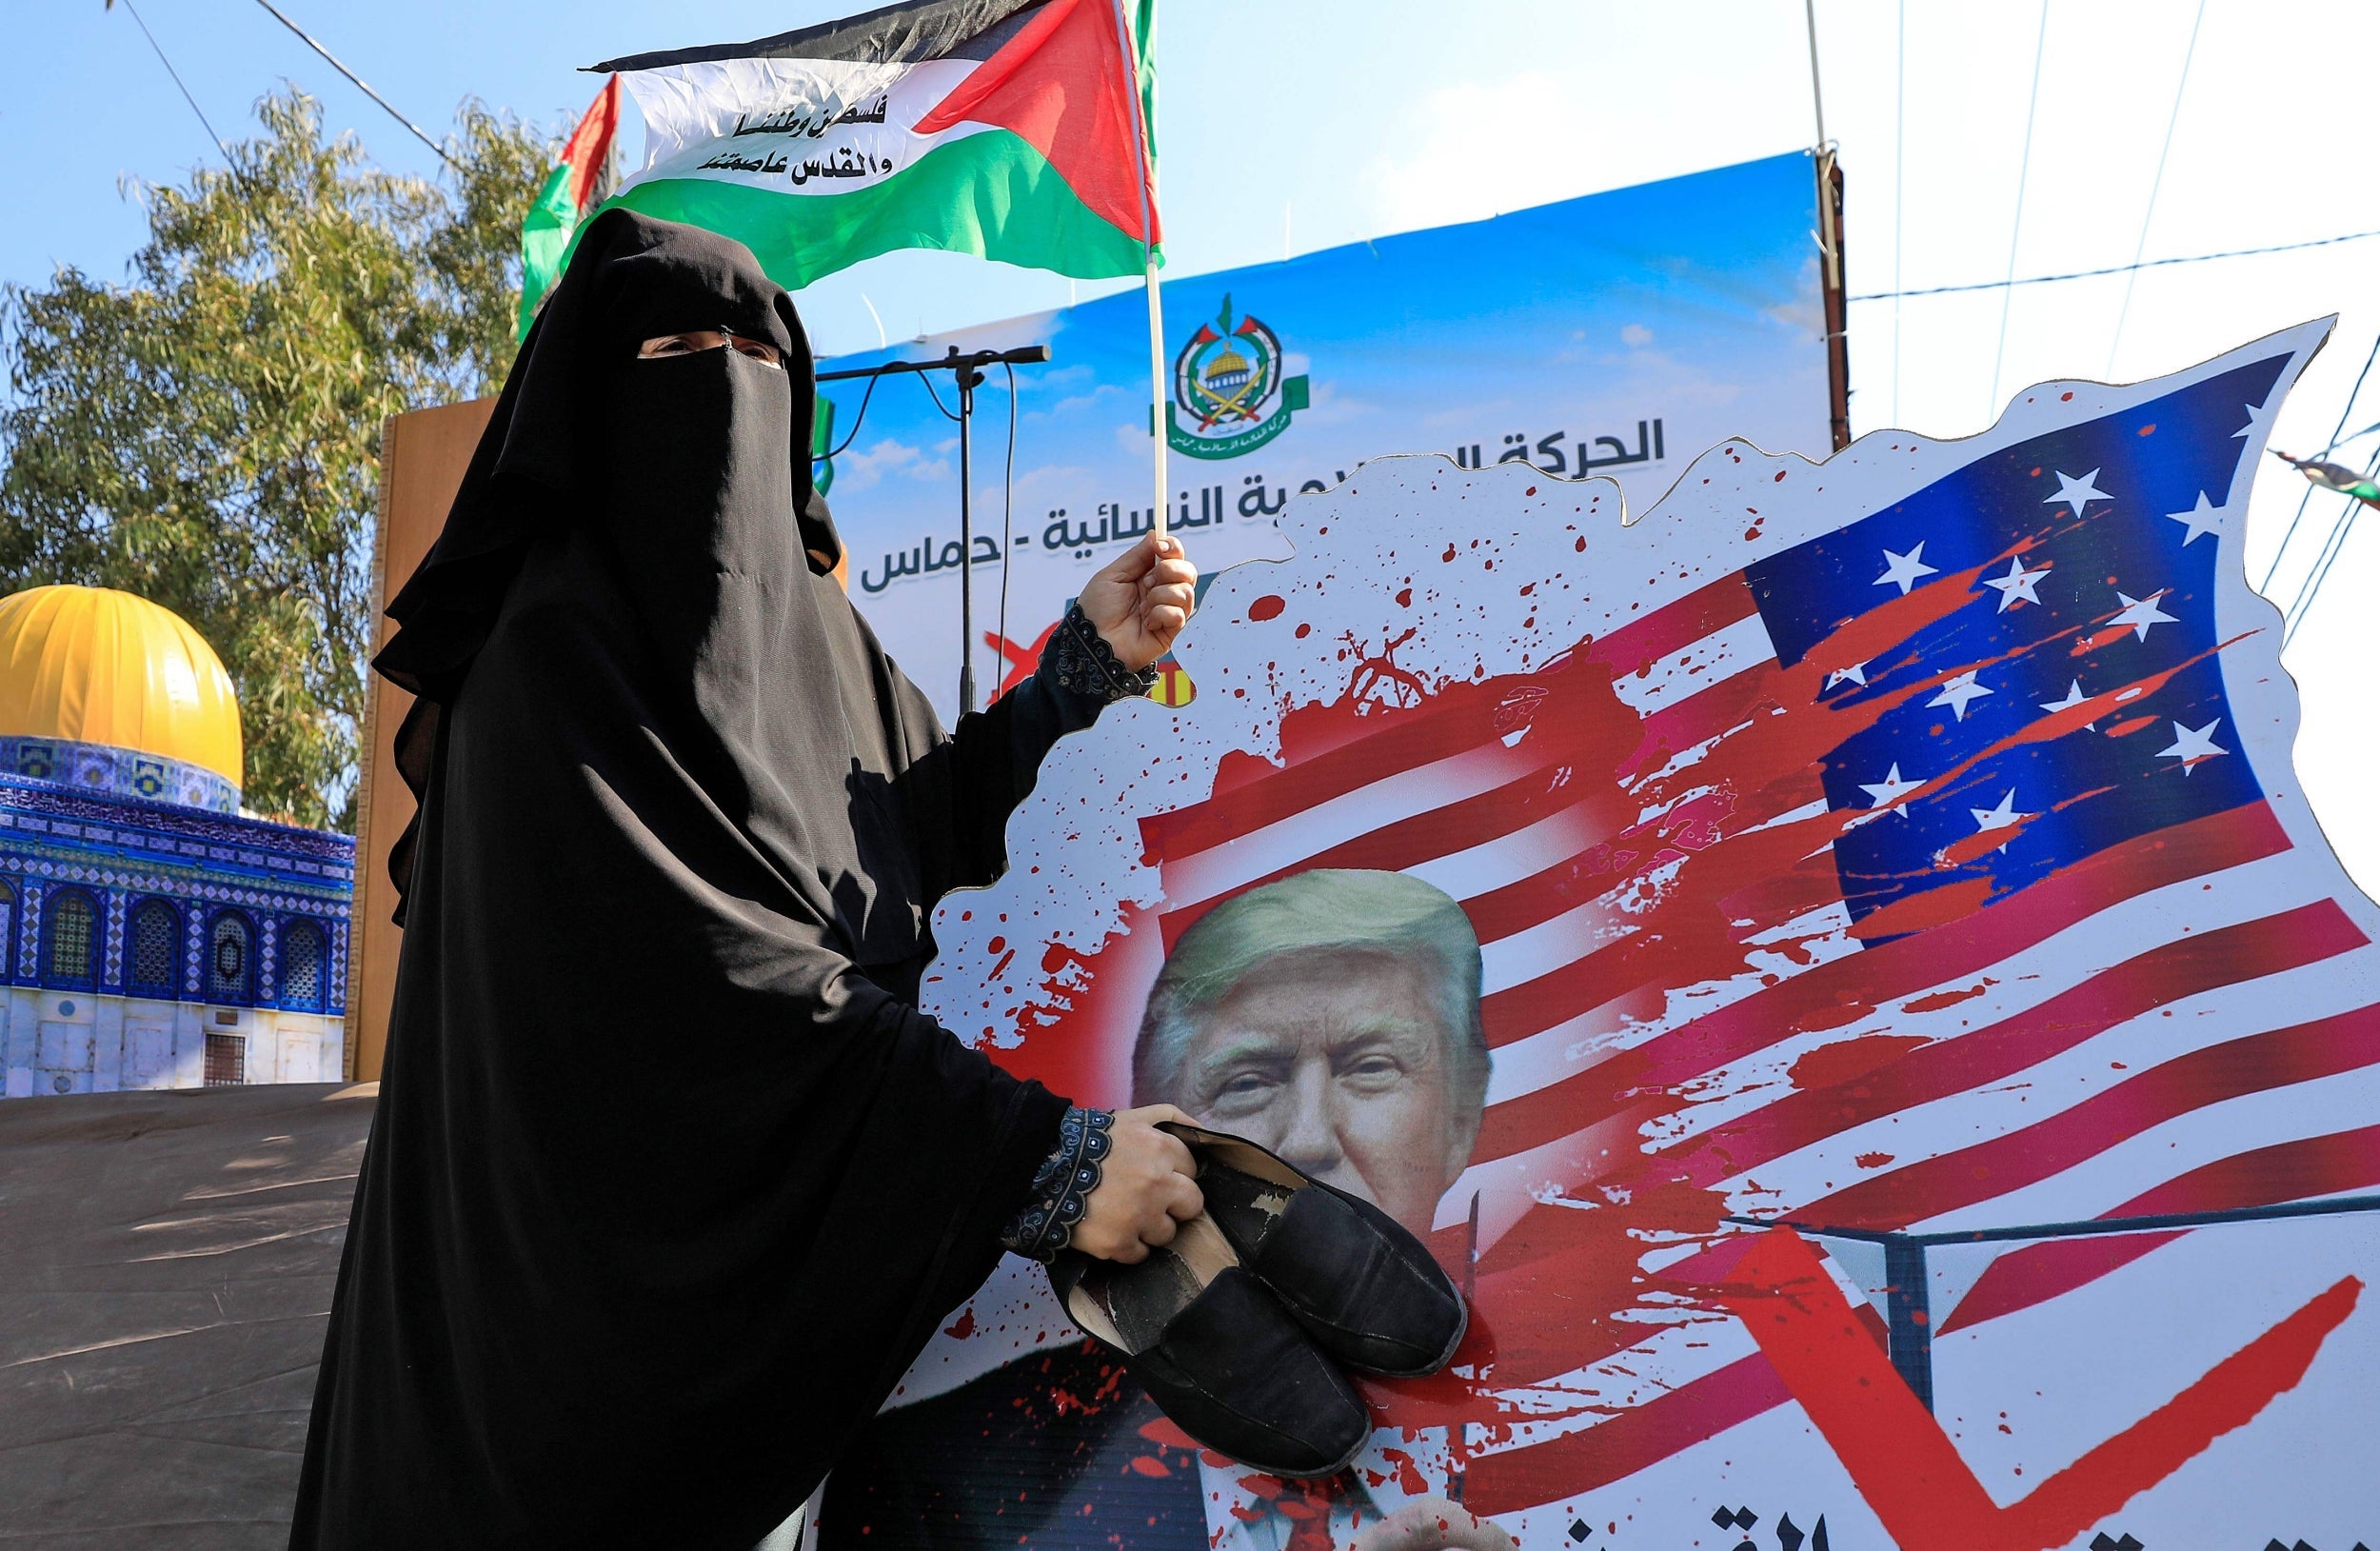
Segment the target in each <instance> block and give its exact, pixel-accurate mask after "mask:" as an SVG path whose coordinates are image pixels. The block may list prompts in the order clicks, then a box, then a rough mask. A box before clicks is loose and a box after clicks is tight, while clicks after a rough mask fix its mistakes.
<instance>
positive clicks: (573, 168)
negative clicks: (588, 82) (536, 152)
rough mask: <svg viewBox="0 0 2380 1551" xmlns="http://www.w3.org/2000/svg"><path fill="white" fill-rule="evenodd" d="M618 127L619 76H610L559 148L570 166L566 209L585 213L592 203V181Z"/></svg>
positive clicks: (608, 150) (593, 193) (602, 163)
mask: <svg viewBox="0 0 2380 1551" xmlns="http://www.w3.org/2000/svg"><path fill="white" fill-rule="evenodd" d="M619 129H620V77H619V76H617V75H614V76H612V77H611V78H610V79H608V80H606V81H605V83H604V89H603V90H601V91H598V92H597V93H595V100H594V101H593V102H591V103H589V104H587V105H586V111H585V113H583V114H581V115H580V116H579V123H578V128H576V129H572V130H571V131H570V138H569V140H568V141H566V142H565V144H564V145H563V148H562V162H563V165H564V166H565V167H567V168H568V169H570V208H571V209H573V210H576V211H577V212H578V213H579V214H581V215H585V213H586V212H587V209H588V208H589V207H590V206H592V205H593V204H594V203H595V180H596V178H597V176H598V175H599V174H601V173H602V171H603V169H604V162H605V158H607V157H608V156H610V154H611V142H612V137H613V136H614V135H615V134H617V133H618V132H619Z"/></svg>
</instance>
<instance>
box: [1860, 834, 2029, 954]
mask: <svg viewBox="0 0 2380 1551" xmlns="http://www.w3.org/2000/svg"><path fill="white" fill-rule="evenodd" d="M1981 833H1983V834H1986V835H1996V836H2000V837H2006V836H2007V835H2008V834H2009V833H2010V831H2008V830H2006V829H1987V830H1983V831H1981ZM1997 844H1998V842H1997V841H1996V840H1995V841H1994V842H1993V845H1997ZM1989 848H1990V847H1988V846H1987V847H1986V849H1989ZM1991 899H1992V880H1991V879H1989V878H1961V879H1959V880H1958V881H1957V882H1955V883H1949V884H1944V885H1941V886H1940V887H1938V888H1929V889H1927V890H1925V891H1924V892H1922V893H1917V894H1904V895H1902V896H1901V897H1900V898H1899V899H1897V900H1894V902H1893V903H1892V904H1890V905H1885V906H1884V907H1883V908H1882V909H1880V910H1875V911H1872V912H1871V913H1870V914H1868V915H1867V916H1866V917H1864V918H1862V919H1861V921H1860V922H1859V924H1858V925H1855V926H1854V927H1852V929H1851V934H1852V935H1853V936H1854V937H1856V938H1858V939H1860V940H1861V941H1862V942H1874V941H1875V940H1876V939H1878V938H1884V937H1898V936H1899V935H1900V934H1901V933H1903V932H1914V931H1923V930H1924V929H1925V928H1927V927H1928V926H1939V925H1942V924H1943V923H1944V922H1949V921H1956V920H1958V919H1959V918H1960V917H1961V916H1970V915H1973V914H1974V913H1975V912H1976V911H1977V910H1980V909H1982V908H1983V907H1984V905H1987V904H1989V903H1991Z"/></svg>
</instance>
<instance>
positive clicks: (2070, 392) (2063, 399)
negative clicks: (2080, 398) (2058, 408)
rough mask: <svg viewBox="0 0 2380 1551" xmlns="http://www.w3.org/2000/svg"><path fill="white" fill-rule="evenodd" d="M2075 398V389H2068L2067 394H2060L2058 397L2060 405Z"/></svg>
mask: <svg viewBox="0 0 2380 1551" xmlns="http://www.w3.org/2000/svg"><path fill="white" fill-rule="evenodd" d="M2073 396H2074V390H2073V388H2068V389H2067V390H2066V391H2065V392H2063V393H2060V394H2059V395H2058V396H2057V401H2058V402H2059V403H2060V404H2064V403H2065V402H2066V401H2067V400H2069V399H2071V398H2073Z"/></svg>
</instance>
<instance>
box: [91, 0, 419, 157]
mask: <svg viewBox="0 0 2380 1551" xmlns="http://www.w3.org/2000/svg"><path fill="white" fill-rule="evenodd" d="M256 3H257V4H258V5H260V6H262V7H264V8H265V9H266V10H268V11H270V12H271V13H272V19H273V20H274V21H277V22H279V23H280V24H281V25H282V26H284V27H286V28H288V30H290V31H292V32H294V33H296V34H297V36H298V41H300V42H301V43H304V44H305V45H306V46H307V48H308V49H311V50H314V51H315V52H316V53H318V54H320V55H322V56H323V58H324V59H325V60H326V61H327V62H328V63H329V66H330V68H331V69H332V70H337V71H338V72H339V73H340V74H342V75H344V76H346V77H347V79H348V80H350V81H352V82H354V83H355V89H356V90H358V91H361V92H362V93H364V95H366V96H367V97H369V98H371V99H372V101H374V102H376V103H378V104H380V106H381V109H382V110H383V111H384V112H386V113H387V115H388V116H389V117H390V118H393V119H395V120H396V121H397V122H398V123H399V124H402V125H404V126H405V127H406V128H407V129H410V130H412V131H413V138H414V139H416V140H419V141H420V142H421V143H422V144H423V145H425V146H427V147H428V148H429V150H430V154H431V155H433V156H435V157H437V158H438V159H439V160H440V161H442V162H444V163H446V165H447V166H448V167H453V166H454V158H453V157H451V156H449V155H447V154H446V147H444V146H442V145H440V144H439V143H438V142H437V141H435V140H432V139H431V138H430V137H429V136H428V135H427V134H426V133H424V132H423V130H422V127H421V126H420V125H418V124H416V123H414V122H413V121H412V120H411V119H409V118H407V117H406V116H405V115H404V114H403V113H400V112H398V111H397V110H396V109H395V108H394V107H392V106H390V104H389V101H388V99H387V98H386V97H384V96H382V95H381V94H380V93H379V92H377V91H374V90H373V89H371V88H370V87H368V86H366V85H365V84H364V77H362V76H360V75H358V74H356V73H355V72H354V71H353V70H349V69H347V67H346V66H345V65H343V64H341V63H340V62H339V56H338V55H336V54H334V53H332V52H331V51H330V50H327V49H326V48H324V47H323V46H322V45H321V44H319V43H316V42H315V41H314V40H313V39H312V38H311V37H309V36H308V35H307V31H306V30H305V29H304V28H302V27H300V26H298V24H297V23H295V22H293V21H291V20H289V18H288V17H287V16H285V15H283V14H282V11H281V8H280V7H279V6H276V5H274V4H273V3H272V0H256ZM126 9H127V10H129V9H130V5H129V0H127V6H126Z"/></svg>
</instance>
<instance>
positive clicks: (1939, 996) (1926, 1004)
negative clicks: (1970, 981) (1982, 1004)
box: [1901, 980, 1992, 1012]
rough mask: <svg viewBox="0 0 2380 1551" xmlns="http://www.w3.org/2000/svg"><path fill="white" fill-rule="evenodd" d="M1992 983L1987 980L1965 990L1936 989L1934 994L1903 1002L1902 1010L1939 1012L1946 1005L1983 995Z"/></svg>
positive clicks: (1953, 1004) (1951, 1005)
mask: <svg viewBox="0 0 2380 1551" xmlns="http://www.w3.org/2000/svg"><path fill="white" fill-rule="evenodd" d="M1991 985H1992V982H1991V981H1989V980H1986V981H1984V982H1983V983H1982V984H1977V985H1970V986H1968V987H1967V988H1966V989H1965V990H1963V991H1936V992H1934V994H1933V995H1932V996H1921V997H1919V998H1917V999H1916V1000H1915V1001H1914V1002H1904V1003H1902V1004H1901V1011H1903V1012H1939V1011H1941V1010H1942V1009H1943V1008H1944V1007H1954V1006H1956V1005H1958V1004H1960V1003H1961V1002H1964V1001H1967V1000H1968V999H1969V998H1971V997H1978V996H1981V995H1982V994H1983V993H1984V992H1985V991H1986V990H1988V989H1990V988H1991Z"/></svg>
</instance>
